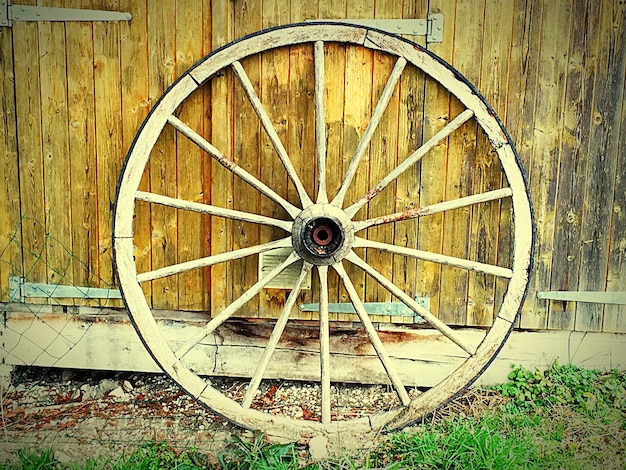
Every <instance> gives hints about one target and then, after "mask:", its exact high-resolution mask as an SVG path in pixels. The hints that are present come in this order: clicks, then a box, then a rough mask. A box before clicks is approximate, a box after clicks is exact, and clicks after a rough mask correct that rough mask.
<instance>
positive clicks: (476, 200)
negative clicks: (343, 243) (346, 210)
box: [354, 188, 513, 232]
mask: <svg viewBox="0 0 626 470" xmlns="http://www.w3.org/2000/svg"><path fill="white" fill-rule="evenodd" d="M512 195H513V190H512V189H511V188H502V189H496V190H493V191H487V192H486V193H480V194H474V195H472V196H465V197H460V198H458V199H452V200H450V201H444V202H438V203H436V204H431V205H429V206H424V207H420V208H418V209H408V210H405V211H402V212H396V213H395V214H390V215H385V216H382V217H374V218H372V219H367V220H363V221H360V222H355V223H354V231H355V232H358V231H360V230H364V229H366V228H369V227H373V226H375V225H382V224H389V223H392V222H400V221H402V220H411V219H415V218H417V217H423V216H425V215H432V214H436V213H438V212H444V211H449V210H453V209H460V208H461V207H467V206H472V205H474V204H480V203H481V202H489V201H494V200H496V199H502V198H505V197H510V196H512Z"/></svg>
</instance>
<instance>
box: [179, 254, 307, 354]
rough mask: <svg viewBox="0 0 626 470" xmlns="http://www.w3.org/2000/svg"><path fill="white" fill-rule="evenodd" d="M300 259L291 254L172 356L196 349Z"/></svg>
mask: <svg viewBox="0 0 626 470" xmlns="http://www.w3.org/2000/svg"><path fill="white" fill-rule="evenodd" d="M298 259H300V258H299V257H298V255H296V254H295V252H293V253H291V255H289V257H288V258H287V259H286V260H285V261H284V262H282V263H281V264H280V265H278V266H276V267H275V268H274V269H272V270H271V271H270V272H269V273H267V274H266V275H265V276H263V277H262V278H261V279H260V280H259V281H258V282H257V283H256V284H254V285H253V286H252V287H250V289H248V290H247V291H246V292H244V294H243V295H242V296H241V297H239V298H238V299H237V300H235V301H234V302H233V303H232V304H230V305H229V306H228V307H226V308H225V309H224V310H223V311H222V312H221V313H219V314H218V315H217V316H215V317H214V318H212V319H211V321H210V322H209V323H207V324H206V326H205V327H204V328H203V329H202V331H200V332H198V333H197V334H196V335H194V336H192V337H191V338H190V339H189V340H188V341H187V342H185V343H184V344H183V345H182V346H181V347H180V348H179V349H177V350H176V352H175V353H174V355H175V356H176V357H177V358H179V359H182V358H183V357H184V356H185V355H186V354H187V353H188V352H189V351H191V350H192V349H193V348H194V347H196V346H197V345H198V344H199V343H200V341H202V340H203V339H204V338H206V337H207V336H209V335H210V334H211V333H213V331H215V329H216V328H218V327H219V326H220V325H221V324H222V323H224V322H225V321H226V320H228V319H229V318H230V317H231V316H233V315H234V314H235V313H237V312H238V311H239V310H240V309H241V308H242V307H243V306H244V305H245V304H246V302H248V301H249V300H250V299H252V298H253V297H254V296H255V295H257V294H258V293H259V292H260V291H261V289H263V288H264V287H265V286H266V285H268V284H269V283H270V282H271V280H272V279H274V278H275V277H276V276H278V275H279V274H280V273H281V272H283V271H284V270H285V269H287V267H288V266H290V265H292V264H293V263H295V262H296V261H298Z"/></svg>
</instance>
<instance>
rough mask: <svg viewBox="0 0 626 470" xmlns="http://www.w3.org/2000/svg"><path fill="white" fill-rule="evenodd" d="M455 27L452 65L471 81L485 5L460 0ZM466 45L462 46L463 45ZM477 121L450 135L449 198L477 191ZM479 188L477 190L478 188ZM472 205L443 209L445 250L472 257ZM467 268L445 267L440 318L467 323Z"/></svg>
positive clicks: (455, 109) (453, 108)
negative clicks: (474, 183)
mask: <svg viewBox="0 0 626 470" xmlns="http://www.w3.org/2000/svg"><path fill="white" fill-rule="evenodd" d="M456 15H457V16H456V27H455V34H454V42H455V44H458V46H456V47H455V49H454V56H453V58H452V65H453V66H454V67H455V68H457V69H458V70H459V71H461V73H463V74H464V75H465V76H466V78H467V79H468V80H469V81H470V82H472V83H478V82H479V81H480V71H481V69H480V68H479V67H478V66H477V65H478V64H480V63H482V59H483V58H482V55H481V51H482V50H483V34H484V31H483V30H484V21H485V18H484V5H483V4H478V5H477V4H476V3H475V2H467V1H461V2H457V6H456ZM461 45H463V46H461ZM464 110H465V107H464V106H463V105H461V104H460V103H459V102H457V101H456V100H452V102H451V104H450V114H451V116H456V115H458V114H459V113H461V112H463V111H464ZM477 132H478V129H477V125H476V122H475V121H474V120H470V121H469V122H467V123H465V124H464V125H463V126H462V127H461V128H460V129H459V130H458V131H456V132H454V133H453V134H452V135H451V136H450V138H449V146H450V151H449V153H448V160H447V167H446V175H447V176H446V188H445V197H446V199H456V198H459V197H463V196H467V195H468V194H471V193H472V192H473V191H474V188H473V177H474V173H475V172H474V166H475V161H476V158H477V157H476V151H477V150H476V133H477ZM476 192H478V191H476ZM471 214H472V208H471V207H466V208H463V209H461V210H456V211H449V212H446V213H444V231H443V253H446V254H449V255H452V256H457V257H460V258H465V259H469V256H470V252H469V244H470V228H473V229H475V228H476V227H475V226H474V227H472V226H471ZM468 279H469V278H468V272H467V271H466V270H461V269H458V268H452V267H445V266H444V267H442V270H441V285H442V289H441V298H440V306H439V309H440V311H439V318H441V320H443V321H445V322H446V323H449V324H456V325H464V324H465V323H466V322H467V318H468V290H467V289H468Z"/></svg>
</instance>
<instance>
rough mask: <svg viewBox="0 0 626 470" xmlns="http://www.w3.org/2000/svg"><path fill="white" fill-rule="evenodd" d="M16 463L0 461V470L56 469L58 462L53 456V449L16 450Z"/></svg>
mask: <svg viewBox="0 0 626 470" xmlns="http://www.w3.org/2000/svg"><path fill="white" fill-rule="evenodd" d="M15 455H16V457H17V463H15V464H8V463H0V470H56V469H57V468H59V462H58V461H57V460H56V458H55V457H54V451H52V450H50V449H46V450H23V449H21V450H18V451H17V452H16V453H15Z"/></svg>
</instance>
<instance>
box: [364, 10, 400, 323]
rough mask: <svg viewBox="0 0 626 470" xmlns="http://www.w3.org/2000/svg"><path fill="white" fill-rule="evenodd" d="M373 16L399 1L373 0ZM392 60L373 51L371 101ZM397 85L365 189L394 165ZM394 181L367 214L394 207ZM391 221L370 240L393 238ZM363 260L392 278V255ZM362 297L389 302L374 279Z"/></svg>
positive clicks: (386, 14) (393, 13)
mask: <svg viewBox="0 0 626 470" xmlns="http://www.w3.org/2000/svg"><path fill="white" fill-rule="evenodd" d="M374 13H375V15H374V16H375V18H377V19H379V18H401V17H402V4H400V3H399V2H394V1H388V0H377V1H376V5H375V10H374ZM395 63H396V58H395V57H391V56H388V55H386V54H382V53H374V54H373V64H372V82H373V85H372V93H373V95H372V105H373V106H375V103H377V102H378V100H379V98H380V96H381V94H382V91H383V89H384V87H385V85H386V83H387V80H388V79H389V76H390V74H391V72H392V70H393V68H394V65H395ZM399 92H400V86H399V84H396V86H395V90H394V94H393V96H392V98H391V99H390V101H389V104H388V106H387V109H386V110H385V113H384V114H383V117H382V119H381V122H380V124H379V126H378V129H377V130H376V132H375V134H374V137H373V139H372V144H371V147H370V168H369V177H368V189H369V188H371V187H372V186H374V185H375V184H377V183H378V182H379V181H380V180H381V179H383V178H384V177H385V176H386V175H387V174H389V172H390V171H391V170H393V169H394V168H395V167H396V165H397V163H398V162H397V160H398V154H397V148H398V119H399V109H398V108H399V101H400V94H399ZM396 184H397V183H396V182H394V183H392V184H390V185H389V186H388V187H387V188H386V189H385V190H384V191H382V192H381V193H380V194H379V195H378V196H376V198H374V199H373V200H372V201H371V202H370V203H369V204H368V205H367V216H368V217H377V216H381V215H386V214H393V213H394V211H395V193H396ZM393 229H394V226H393V224H385V225H381V226H379V227H374V228H371V229H369V230H368V233H367V237H368V238H369V239H370V240H376V241H382V242H385V243H391V242H392V241H393V239H394V230H393ZM367 262H368V264H369V265H370V266H372V267H373V268H374V269H376V270H377V271H379V272H380V273H381V274H383V275H384V276H385V277H386V278H387V279H393V255H391V254H389V253H381V252H376V251H374V250H370V251H369V252H368V253H367ZM365 297H366V300H368V301H371V302H390V301H391V300H392V297H391V294H390V292H389V291H388V290H386V289H385V288H384V287H382V286H380V285H379V284H378V283H376V282H366V295H365ZM372 321H381V322H382V321H384V322H390V321H392V318H391V317H389V316H379V317H373V318H372Z"/></svg>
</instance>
